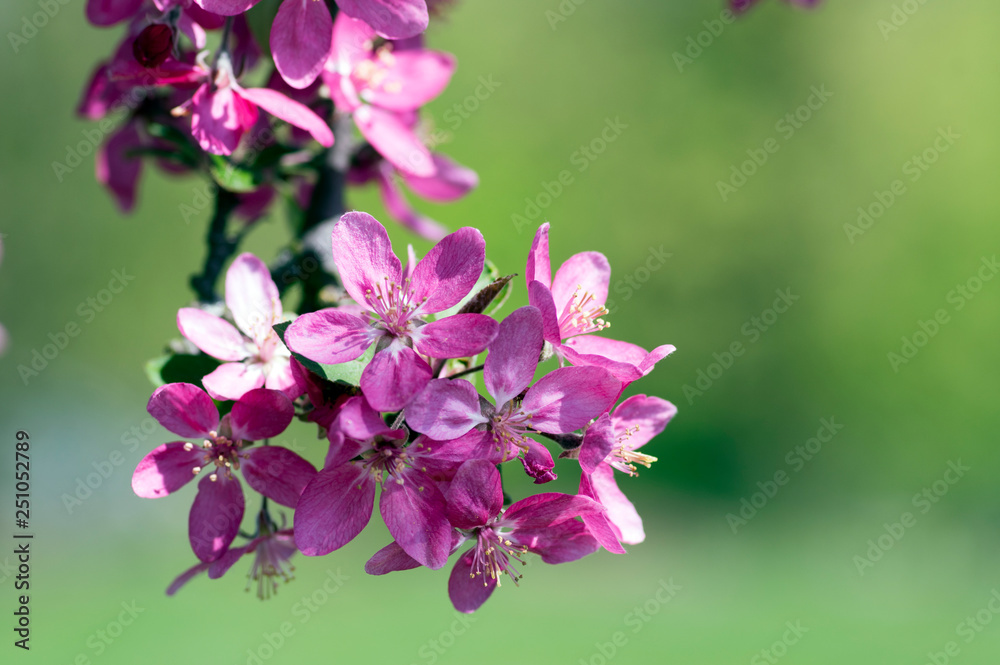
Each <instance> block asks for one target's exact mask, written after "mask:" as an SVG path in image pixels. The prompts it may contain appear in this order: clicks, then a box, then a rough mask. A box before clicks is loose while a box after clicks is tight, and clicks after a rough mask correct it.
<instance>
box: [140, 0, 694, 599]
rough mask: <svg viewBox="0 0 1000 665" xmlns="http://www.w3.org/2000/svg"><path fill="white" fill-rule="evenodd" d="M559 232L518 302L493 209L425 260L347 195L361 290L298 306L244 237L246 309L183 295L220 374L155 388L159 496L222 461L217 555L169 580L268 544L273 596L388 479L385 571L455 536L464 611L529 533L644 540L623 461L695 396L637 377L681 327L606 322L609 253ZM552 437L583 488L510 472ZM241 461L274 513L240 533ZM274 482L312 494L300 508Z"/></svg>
mask: <svg viewBox="0 0 1000 665" xmlns="http://www.w3.org/2000/svg"><path fill="white" fill-rule="evenodd" d="M286 2H288V0H286ZM548 233H549V227H548V224H545V225H543V226H542V227H541V228H539V229H538V232H537V234H536V235H535V238H534V241H533V243H532V246H531V249H530V252H529V254H528V259H527V263H526V270H525V276H526V287H527V293H528V297H529V303H530V304H529V305H527V306H524V307H521V308H519V309H516V310H514V311H513V312H511V313H510V314H508V315H507V316H506V317H504V318H503V319H502V320H500V321H497V320H495V319H494V318H492V317H491V316H490V315H488V314H486V313H485V312H486V311H487V308H488V305H489V304H490V301H491V300H492V299H493V297H494V296H496V294H497V292H498V291H499V290H500V289H501V288H502V287H504V286H505V284H506V283H507V279H508V278H504V279H501V280H498V281H493V282H489V283H484V282H483V277H482V276H483V274H484V264H485V243H484V240H483V237H482V234H481V233H480V232H479V231H478V230H476V229H474V228H468V227H467V228H462V229H459V230H457V231H455V232H454V233H451V234H449V235H447V236H445V237H444V238H442V239H441V240H440V242H438V243H437V244H436V245H435V246H434V247H433V248H432V249H431V250H430V252H428V253H427V255H426V256H424V257H423V258H421V259H419V260H417V259H416V257H415V256H413V255H412V252H411V254H410V256H409V257H408V260H407V263H406V264H405V265H404V264H403V263H402V262H401V261H400V259H399V258H398V257H397V256H396V254H395V253H394V252H393V250H392V246H391V244H390V241H389V236H388V234H387V233H386V230H385V228H384V227H383V226H382V225H381V224H380V223H379V222H378V221H377V220H375V218H373V217H371V216H370V215H368V214H365V213H360V212H351V213H347V214H345V215H343V216H342V217H341V218H340V220H339V221H338V222H337V223H336V225H335V226H334V228H333V232H332V241H333V242H332V247H333V260H334V262H335V264H336V267H337V270H338V273H339V278H340V281H341V283H342V285H343V289H344V291H346V295H347V296H349V298H350V300H347V299H346V298H345V299H344V300H343V301H342V302H341V304H340V306H338V307H336V308H330V309H321V310H318V311H315V312H310V313H305V314H302V315H300V316H298V317H297V318H295V317H293V316H292V315H287V314H286V313H284V312H283V310H282V307H281V302H280V300H279V299H278V296H277V291H276V289H275V287H274V284H273V282H271V281H270V277H269V275H268V274H267V272H266V267H264V266H263V264H262V263H261V262H260V261H259V260H258V259H256V258H255V257H253V256H252V255H250V254H243V255H241V256H239V257H237V259H236V260H235V261H234V262H233V264H232V267H231V268H230V270H229V273H228V275H227V278H226V305H227V306H228V310H229V315H230V316H231V318H232V323H230V322H229V321H227V320H226V319H224V318H221V317H219V316H215V315H212V314H208V313H206V312H204V311H202V310H200V309H194V308H185V309H182V310H181V311H180V312H179V314H178V326H179V328H180V330H181V332H182V333H183V335H184V336H185V337H186V338H187V339H188V340H190V341H191V342H192V343H193V344H195V345H197V346H198V347H199V348H200V349H201V350H202V351H203V352H204V353H205V354H207V355H210V356H213V357H215V358H216V359H218V360H219V361H221V362H222V364H220V365H219V366H218V368H217V369H215V370H214V371H212V372H211V373H210V374H208V375H206V376H204V378H203V379H202V384H203V385H204V387H205V389H206V390H207V391H208V392H207V393H206V392H205V391H203V390H202V389H201V388H199V387H198V386H196V385H193V384H191V383H171V384H167V385H164V386H161V387H160V388H158V389H157V390H156V392H155V393H154V394H153V396H152V398H151V399H150V402H149V407H148V410H149V412H150V414H151V415H152V416H153V417H155V418H156V419H157V420H158V421H159V422H160V423H161V424H162V425H164V426H165V427H166V428H167V429H169V430H170V431H172V432H174V433H175V434H177V435H178V436H179V437H181V439H184V440H178V441H174V442H171V443H166V444H164V445H162V446H159V447H158V448H156V449H154V450H153V451H152V452H151V453H149V454H148V455H147V456H146V457H145V458H143V460H142V461H141V462H140V463H139V465H138V467H137V468H136V470H135V474H134V476H133V480H132V486H133V489H134V490H135V492H136V494H138V495H139V496H141V497H146V498H157V497H162V496H165V495H167V494H171V493H173V492H176V491H177V490H179V489H180V488H181V487H182V486H184V485H186V484H187V483H188V482H190V481H191V480H192V479H193V478H194V477H196V476H199V475H201V476H202V479H201V480H200V482H199V484H198V492H197V495H196V496H195V500H194V503H193V505H192V507H191V513H190V519H189V523H188V527H189V539H190V543H191V547H192V550H193V551H194V553H195V555H196V556H197V557H198V559H199V562H198V563H197V564H196V565H195V566H194V567H192V568H191V569H190V570H188V571H186V572H185V573H183V574H182V575H181V576H180V577H179V578H178V579H177V580H176V581H175V582H174V583H173V584H172V585H171V587H170V589H169V590H168V592H169V593H173V592H175V591H176V590H177V589H178V588H179V587H180V586H181V585H183V584H184V583H186V582H187V581H188V580H189V579H191V578H192V577H194V576H195V575H197V574H198V573H201V572H207V573H208V576H209V577H211V578H215V577H219V576H221V575H223V574H224V573H225V572H226V571H227V570H228V569H229V568H230V567H231V566H232V565H233V564H234V563H235V562H236V560H238V559H239V558H241V557H242V556H244V555H251V554H252V555H254V559H255V562H254V565H253V568H252V571H251V576H252V577H253V579H255V580H257V581H258V583H259V585H260V593H261V595H267V594H268V593H270V591H271V590H273V588H274V587H275V585H276V579H277V578H278V577H283V578H287V577H288V576H289V575H290V570H291V567H290V564H289V559H290V557H291V556H292V555H293V554H294V553H295V552H302V553H303V554H305V555H308V556H321V555H326V554H330V553H331V552H334V551H336V550H338V549H340V548H341V547H343V546H344V545H346V544H347V543H349V542H351V541H352V540H353V539H354V538H355V537H357V536H358V534H359V533H361V531H362V530H363V529H364V528H365V527H366V526H367V525H368V523H369V522H370V520H371V517H372V513H373V512H374V510H375V503H376V497H377V498H378V512H379V514H380V515H381V518H382V520H383V521H384V522H385V525H386V527H387V528H388V530H389V533H390V534H391V535H392V537H393V542H391V543H390V544H388V545H387V546H386V547H384V548H382V549H381V550H379V551H378V552H376V553H374V555H373V556H372V557H371V559H370V560H369V561H368V563H367V564H366V565H365V570H366V571H367V572H368V573H370V574H373V575H382V574H386V573H389V572H393V571H401V570H407V569H412V568H417V567H419V566H426V567H428V568H431V569H439V568H443V567H445V566H446V565H447V564H448V561H449V559H451V558H452V555H456V556H455V557H454V563H453V564H452V568H451V574H450V577H449V581H448V593H449V596H450V598H451V601H452V603H453V604H454V606H455V608H456V609H458V610H459V611H461V612H473V611H475V610H476V609H477V608H479V607H480V606H481V605H482V604H483V603H484V602H485V601H486V600H487V599H488V598H489V596H490V595H491V594H492V592H493V590H494V589H495V588H496V587H497V586H500V584H501V581H502V578H503V576H504V575H507V576H508V578H509V580H510V581H512V582H514V583H515V584H516V583H517V581H518V579H519V578H520V573H519V568H520V566H521V565H522V564H523V563H524V557H525V556H526V555H528V554H529V553H533V554H537V555H539V556H540V557H541V558H542V560H543V561H545V562H546V563H551V564H556V563H566V562H570V561H575V560H577V559H579V558H581V557H583V556H586V555H587V554H590V553H592V552H595V551H597V550H598V549H600V548H602V547H603V548H604V549H607V550H608V551H611V552H616V553H623V552H624V551H625V550H624V547H623V544H632V543H638V542H641V541H642V540H643V539H644V537H645V534H644V532H643V526H642V520H641V519H640V517H639V515H638V513H637V512H636V510H635V507H634V506H633V505H632V503H631V502H630V501H629V500H628V499H627V498H626V496H625V495H624V494H623V493H622V491H621V490H620V489H619V488H618V485H617V479H616V477H617V476H619V475H622V474H624V475H626V476H633V475H636V465H643V466H647V467H648V466H649V465H650V463H651V462H653V461H654V460H655V458H654V457H651V456H649V455H647V454H645V453H643V452H640V451H639V448H641V447H642V446H643V445H644V444H646V443H648V442H649V441H650V440H651V439H652V438H653V437H655V436H656V435H657V434H659V433H660V432H662V431H663V429H664V428H665V427H666V425H667V423H668V422H669V421H670V419H671V418H672V417H673V416H674V414H675V412H676V409H675V407H674V406H673V405H672V404H670V403H669V402H667V401H665V400H662V399H660V398H657V397H650V396H646V395H642V394H636V395H632V396H630V397H627V398H623V393H624V391H625V390H626V389H627V388H628V387H629V385H630V384H631V383H632V382H634V381H636V380H638V379H640V378H641V377H643V376H644V375H646V374H648V373H649V372H650V371H651V370H652V369H653V367H654V366H655V365H656V363H657V362H658V361H659V360H660V359H662V358H663V357H665V356H666V355H667V354H669V353H670V352H672V351H673V347H672V346H669V345H664V346H661V347H658V348H656V349H654V350H653V351H646V350H645V349H642V348H640V347H638V346H635V345H633V344H630V343H627V342H623V341H618V340H614V339H611V338H607V337H604V336H600V335H597V334H596V333H598V332H603V331H604V330H605V329H606V328H607V327H608V323H607V322H606V321H605V319H604V318H603V317H604V316H605V315H606V314H607V310H606V309H605V307H604V305H605V302H606V300H607V295H608V284H609V280H610V268H609V266H608V262H607V260H606V259H605V257H604V256H603V255H601V254H599V253H597V252H584V253H581V254H577V255H575V256H572V257H570V258H569V259H568V260H567V261H566V262H564V263H563V264H562V265H561V266H560V267H559V268H558V269H557V270H556V271H555V273H554V274H553V271H552V269H551V265H550V260H549V251H548ZM477 284H478V285H479V286H478V287H477ZM284 319H290V320H291V323H290V324H286V323H284V322H283V320H284ZM279 333H280V334H281V336H280V337H279ZM285 344H287V347H286V346H285ZM483 354H485V361H484V362H482V364H479V365H477V364H476V363H477V362H478V360H477V359H478V358H481V357H482V356H483ZM549 360H551V361H552V362H551V363H550V364H549V363H546V361H549ZM300 361H301V362H300ZM350 363H362V364H363V365H364V367H363V369H362V370H361V372H360V375H359V377H360V378H359V380H358V381H357V385H348V384H347V383H345V382H343V381H341V382H334V381H331V380H330V378H329V377H328V376H326V375H324V374H323V372H324V371H326V369H329V368H333V369H334V370H336V369H337V368H340V367H344V366H346V365H347V364H350ZM539 370H543V371H539ZM479 371H481V372H482V375H481V383H475V382H474V381H476V380H478V379H479V375H478V372H479ZM213 397H214V398H215V399H216V400H219V401H220V404H221V405H222V406H223V407H224V408H222V409H221V410H222V412H223V413H224V415H222V416H221V417H220V415H219V413H220V412H219V410H217V407H216V403H215V402H213V400H212V398H213ZM296 415H298V417H299V418H300V419H301V420H303V421H307V422H310V423H315V424H316V425H318V426H319V430H320V433H321V435H322V436H324V437H325V439H326V440H327V442H328V444H329V445H328V448H327V449H326V454H325V458H324V461H323V465H322V468H321V469H317V468H315V467H314V466H313V465H312V464H311V463H309V462H308V461H306V460H305V459H303V458H302V457H301V456H299V455H298V454H297V453H296V452H293V451H292V450H290V449H288V448H285V447H282V446H280V445H269V444H270V441H269V440H270V439H274V438H275V437H278V436H279V435H281V434H282V433H283V432H284V431H285V430H286V428H287V427H288V426H289V424H290V423H291V421H292V420H293V419H294V417H295V416H296ZM546 442H548V445H547V444H546ZM550 446H554V447H555V448H556V449H557V451H558V457H560V458H563V459H565V460H566V462H565V464H568V465H571V466H570V467H568V468H567V470H566V472H569V473H579V486H578V490H577V492H576V493H575V494H564V493H559V492H543V493H539V494H534V495H531V496H527V497H524V498H521V499H519V500H517V501H513V502H511V501H510V500H509V499H508V498H507V497H506V495H505V493H504V485H503V479H502V477H503V474H509V473H512V472H513V471H512V468H515V465H514V464H513V463H514V462H515V461H517V462H520V466H519V467H516V468H523V469H524V471H525V473H527V475H528V476H530V477H531V478H532V479H533V480H534V482H535V483H536V484H544V483H547V482H549V481H551V480H554V479H555V478H556V468H557V467H556V461H555V459H554V457H553V454H552V451H551V450H550ZM238 475H242V477H243V480H244V481H245V483H246V485H248V486H249V487H250V489H252V490H254V491H255V492H257V493H259V494H261V495H263V497H265V499H264V504H263V508H262V510H261V511H260V513H259V514H258V516H257V518H256V520H255V525H256V528H255V530H254V532H253V533H248V534H245V535H244V538H245V539H246V542H245V543H244V544H242V545H239V546H234V542H235V540H236V538H237V537H238V536H239V535H240V534H241V533H242V532H241V531H240V525H241V522H242V521H243V518H244V512H245V501H244V493H243V492H244V486H243V483H241V482H240V481H239V480H238ZM268 501H271V502H273V503H275V504H278V505H280V506H283V507H285V508H287V509H290V510H292V511H294V512H293V516H292V519H291V526H290V527H289V525H288V524H287V523H285V522H281V523H279V520H278V519H276V518H273V517H272V516H271V512H270V510H269V508H268V503H267V502H268ZM505 506H506V507H505Z"/></svg>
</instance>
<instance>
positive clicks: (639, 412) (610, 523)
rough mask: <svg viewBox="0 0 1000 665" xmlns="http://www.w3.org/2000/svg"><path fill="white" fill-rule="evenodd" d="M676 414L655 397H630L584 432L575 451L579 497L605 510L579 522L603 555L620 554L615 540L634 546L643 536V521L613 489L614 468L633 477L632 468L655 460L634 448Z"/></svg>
mask: <svg viewBox="0 0 1000 665" xmlns="http://www.w3.org/2000/svg"><path fill="white" fill-rule="evenodd" d="M676 413H677V407H675V406H674V405H673V404H671V403H670V402H668V401H666V400H663V399H660V398H659V397H647V396H646V395H633V396H632V397H629V398H628V399H626V400H625V401H623V402H622V403H621V404H619V405H618V406H617V407H616V408H615V410H614V412H613V413H611V414H610V415H609V414H604V415H602V416H601V417H600V418H599V419H598V420H597V421H596V422H595V423H593V424H592V425H590V427H588V428H587V431H586V433H585V434H584V437H583V444H582V445H581V446H580V449H579V460H580V468H581V469H582V471H583V473H582V474H581V476H580V494H582V495H584V496H589V497H591V498H593V499H595V500H597V501H599V502H600V503H601V505H603V506H604V507H605V508H607V512H606V513H602V514H600V515H589V516H584V518H583V521H584V522H586V524H587V526H588V527H589V528H590V531H591V533H593V534H594V536H595V537H596V538H597V540H598V541H599V542H600V543H601V545H602V546H603V547H604V548H605V549H607V550H608V551H611V552H617V553H623V552H624V551H625V550H624V549H623V548H622V546H621V545H620V544H619V541H621V542H623V543H628V544H635V543H641V542H642V541H643V540H644V539H645V537H646V535H645V533H644V532H643V528H642V518H640V517H639V513H638V512H636V510H635V506H633V505H632V502H630V501H629V500H628V499H627V498H626V497H625V495H624V494H623V493H622V491H621V490H620V489H618V484H617V483H616V482H615V473H614V470H615V469H617V470H618V471H620V472H621V473H625V474H628V475H629V476H636V475H638V472H637V471H636V468H635V465H636V464H641V465H642V466H645V467H647V468H648V467H649V465H650V464H651V463H652V462H655V461H656V458H655V457H653V456H652V455H646V454H644V453H640V452H638V450H639V448H641V447H642V446H643V445H645V444H647V443H649V441H651V440H652V439H653V437H655V436H656V435H657V434H659V433H660V432H662V431H663V429H664V428H665V427H666V426H667V423H669V422H670V420H671V419H672V418H673V417H674V415H675V414H676Z"/></svg>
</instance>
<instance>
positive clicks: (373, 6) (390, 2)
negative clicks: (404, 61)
mask: <svg viewBox="0 0 1000 665" xmlns="http://www.w3.org/2000/svg"><path fill="white" fill-rule="evenodd" d="M337 6H338V7H340V9H341V10H343V12H344V13H345V14H347V15H348V16H352V17H354V18H357V19H361V20H362V21H364V22H365V23H367V24H368V25H370V26H371V27H372V29H374V30H375V32H377V33H378V34H379V35H381V36H382V37H385V38H386V39H406V38H407V37H413V36H415V35H419V34H420V33H421V32H423V31H424V30H426V29H427V22H428V20H429V17H428V15H427V2H426V0H337Z"/></svg>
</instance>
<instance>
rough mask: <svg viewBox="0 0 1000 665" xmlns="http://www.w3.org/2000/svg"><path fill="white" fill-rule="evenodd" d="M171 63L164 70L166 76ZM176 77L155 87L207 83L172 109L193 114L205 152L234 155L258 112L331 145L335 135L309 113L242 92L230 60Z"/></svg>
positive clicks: (264, 92) (268, 93)
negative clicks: (259, 109) (184, 83)
mask: <svg viewBox="0 0 1000 665" xmlns="http://www.w3.org/2000/svg"><path fill="white" fill-rule="evenodd" d="M170 63H172V61H171V60H169V59H168V60H167V62H166V63H164V65H161V66H160V69H161V70H162V69H163V68H164V67H165V66H166V65H167V64H170ZM173 69H174V70H176V73H171V74H170V75H168V76H167V77H157V83H160V84H167V83H174V82H190V81H204V82H203V83H201V85H200V86H199V87H198V88H197V90H195V92H194V95H193V96H192V97H191V99H190V100H188V101H187V102H185V103H183V104H181V105H180V106H178V107H177V108H175V109H174V111H173V112H174V114H175V115H181V114H186V113H190V115H191V134H192V135H193V136H194V138H195V140H197V141H198V144H199V145H200V146H201V147H202V149H203V150H205V151H206V152H210V153H213V154H216V155H228V154H230V153H232V152H233V151H234V150H235V149H236V147H237V145H239V142H240V139H241V138H242V137H243V134H245V133H246V132H247V130H249V129H250V128H251V127H253V125H254V123H255V122H256V121H257V113H258V111H257V109H258V108H262V109H264V110H265V111H267V112H268V113H270V114H271V115H273V116H275V117H278V118H281V119H282V120H284V121H285V122H287V123H289V124H291V125H294V126H296V127H299V128H301V129H304V130H306V131H307V132H309V133H310V134H311V135H312V137H313V138H315V139H316V140H317V141H319V143H320V144H321V145H323V146H326V147H329V146H331V145H333V131H331V129H330V127H329V126H328V125H327V124H326V123H325V122H324V121H323V119H322V118H320V117H319V116H318V115H316V114H315V113H314V112H313V111H312V110H311V109H309V107H307V106H305V105H304V104H300V103H299V102H296V101H294V100H292V99H289V98H288V97H286V96H285V95H283V94H281V93H280V92H277V91H275V90H271V89H270V88H243V87H241V86H240V85H239V84H238V83H237V82H236V79H235V76H234V75H233V70H232V65H231V63H230V60H229V56H228V55H226V54H222V56H221V57H220V58H219V61H218V63H217V64H216V69H215V73H214V74H212V72H211V71H210V70H209V69H208V68H207V66H205V65H201V64H198V65H186V66H185V65H184V64H183V63H177V64H176V65H174V66H173Z"/></svg>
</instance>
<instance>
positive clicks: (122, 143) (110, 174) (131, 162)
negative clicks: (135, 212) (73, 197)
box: [94, 122, 142, 212]
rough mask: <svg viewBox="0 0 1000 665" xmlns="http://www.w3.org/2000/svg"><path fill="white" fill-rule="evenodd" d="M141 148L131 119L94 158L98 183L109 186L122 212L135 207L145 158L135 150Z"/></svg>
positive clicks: (102, 146) (140, 142)
mask: <svg viewBox="0 0 1000 665" xmlns="http://www.w3.org/2000/svg"><path fill="white" fill-rule="evenodd" d="M141 147H142V140H141V139H140V137H139V132H138V131H137V130H136V127H135V123H134V122H129V123H126V124H125V126H124V127H122V128H121V129H120V130H119V131H117V132H115V133H114V134H112V135H111V138H109V139H108V140H107V142H106V143H104V144H103V145H101V147H100V149H99V150H98V151H97V156H96V159H95V160H94V163H95V171H96V177H97V182H99V183H101V184H102V185H104V186H105V187H107V188H108V190H109V191H110V192H111V194H112V196H114V198H115V203H117V204H118V207H119V208H121V210H122V212H130V211H131V210H132V208H133V207H135V188H136V183H137V182H138V181H139V175H140V174H141V173H142V159H141V157H140V156H139V155H137V154H134V151H135V150H136V149H137V148H141Z"/></svg>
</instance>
